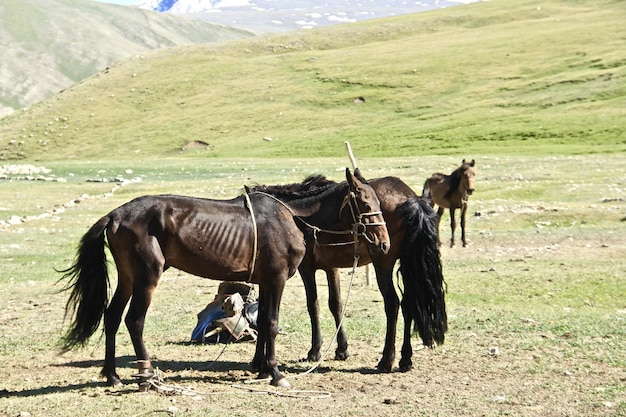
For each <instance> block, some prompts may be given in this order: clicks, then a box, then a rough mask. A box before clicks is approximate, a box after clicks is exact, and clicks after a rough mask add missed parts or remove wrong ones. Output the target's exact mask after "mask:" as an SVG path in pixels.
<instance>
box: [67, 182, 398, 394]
mask: <svg viewBox="0 0 626 417" xmlns="http://www.w3.org/2000/svg"><path fill="white" fill-rule="evenodd" d="M346 179H347V182H343V183H339V184H336V185H335V186H333V187H327V188H324V189H320V190H319V192H317V193H311V194H309V195H307V196H303V197H302V198H301V199H299V201H298V204H300V205H301V206H303V207H306V206H309V207H317V208H318V209H319V211H320V216H318V217H316V219H315V221H314V222H313V224H312V225H311V226H310V227H314V228H329V227H337V228H338V229H341V230H346V229H348V230H351V231H352V233H353V234H354V235H357V236H358V238H356V239H359V240H363V241H365V242H367V246H370V247H371V249H372V250H373V251H374V252H378V251H380V252H383V253H384V252H387V251H388V250H389V246H390V241H389V235H388V232H387V229H386V227H385V223H384V219H383V217H382V215H381V214H380V202H379V200H378V198H377V197H376V194H375V192H374V190H373V189H372V188H371V187H370V186H369V185H367V184H366V183H364V182H362V181H360V180H359V179H358V178H356V177H355V176H354V175H353V174H352V173H351V172H350V171H349V170H346ZM303 230H306V229H302V225H296V219H295V218H294V212H293V211H292V210H291V209H290V208H289V207H287V205H285V204H284V203H282V202H280V201H278V200H277V199H275V198H273V197H270V196H268V195H267V194H261V193H250V194H245V195H243V196H240V197H237V198H234V199H232V200H211V199H202V198H193V197H185V196H174V195H158V196H144V197H139V198H136V199H134V200H132V201H130V202H128V203H126V204H124V205H122V206H120V207H118V208H116V209H114V210H113V211H111V212H110V213H109V214H107V215H106V216H104V217H102V218H101V219H100V220H98V221H97V222H96V223H95V224H94V225H93V226H92V227H91V228H90V229H89V230H88V231H87V233H86V234H85V235H84V236H83V238H82V240H81V243H80V246H79V248H78V253H77V257H76V260H75V262H74V263H73V265H72V266H71V267H70V268H68V269H66V270H64V271H61V272H62V273H64V275H63V277H62V278H61V279H64V278H69V282H68V283H67V285H66V286H65V289H66V290H71V293H70V297H69V299H68V301H67V305H66V315H68V314H71V316H73V319H72V323H71V326H70V328H69V329H68V331H67V333H66V334H65V337H64V345H63V348H64V349H65V350H69V349H72V348H74V347H78V346H82V345H84V344H85V343H86V341H87V339H88V338H89V337H91V335H93V333H94V332H95V331H96V330H97V329H98V327H99V325H100V322H101V321H102V319H103V318H104V334H105V349H106V352H105V360H104V367H103V369H102V375H103V376H104V377H106V379H107V383H108V384H110V385H119V384H121V380H120V377H119V376H118V374H117V372H116V365H115V336H116V333H117V331H118V329H119V326H120V323H121V320H122V314H123V311H124V309H125V307H126V305H127V303H128V302H129V301H130V307H129V309H128V313H127V314H126V317H125V323H126V327H127V328H128V331H129V333H130V337H131V340H132V343H133V347H134V349H135V354H136V357H137V360H142V361H148V360H149V355H148V352H147V350H146V347H145V344H144V340H143V329H144V322H145V317H146V311H147V310H148V306H149V305H150V302H151V300H152V296H153V294H154V291H155V289H156V287H157V284H158V282H159V278H160V277H161V274H162V273H163V272H164V271H165V270H166V269H168V268H169V267H174V268H178V269H181V270H183V271H185V272H188V273H191V274H194V275H198V276H201V277H205V278H211V279H219V280H227V281H242V280H244V281H249V282H252V283H256V284H259V313H258V328H259V336H258V340H257V345H256V353H255V356H254V360H253V366H254V367H255V368H256V369H257V370H258V371H259V378H267V377H271V379H272V384H274V385H288V382H287V381H286V380H285V379H284V377H283V376H282V375H281V373H280V372H279V370H278V366H277V362H276V354H275V344H274V339H275V336H276V334H277V332H278V315H279V307H280V301H281V297H282V293H283V289H284V287H285V283H286V281H287V279H288V278H290V277H291V276H292V275H293V274H294V273H295V271H296V269H297V268H298V266H299V265H300V263H301V261H302V259H303V257H304V255H305V253H306V246H305V238H304V233H303ZM105 237H106V239H105ZM105 240H106V241H108V247H109V249H110V251H111V254H112V255H113V259H114V260H115V264H116V267H117V273H118V284H117V288H116V290H115V293H114V295H113V298H112V299H111V300H110V302H109V298H108V293H107V290H108V286H109V279H108V273H107V260H106V254H105V245H106V242H105ZM148 371H150V372H152V368H151V367H150V368H149V370H148Z"/></svg>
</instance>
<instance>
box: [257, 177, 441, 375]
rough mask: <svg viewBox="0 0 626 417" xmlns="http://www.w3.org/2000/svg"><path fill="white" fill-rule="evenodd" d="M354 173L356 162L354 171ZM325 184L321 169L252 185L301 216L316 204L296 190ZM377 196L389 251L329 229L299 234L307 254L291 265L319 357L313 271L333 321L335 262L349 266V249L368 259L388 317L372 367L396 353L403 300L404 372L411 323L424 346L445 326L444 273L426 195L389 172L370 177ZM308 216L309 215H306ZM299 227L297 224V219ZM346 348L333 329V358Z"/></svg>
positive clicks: (338, 308) (387, 365) (381, 366)
mask: <svg viewBox="0 0 626 417" xmlns="http://www.w3.org/2000/svg"><path fill="white" fill-rule="evenodd" d="M355 174H357V175H358V169H357V170H355ZM329 183H332V182H331V181H329V180H327V179H325V178H324V177H322V176H314V177H309V178H307V179H306V180H305V181H303V182H302V183H300V184H289V185H278V186H257V187H255V188H254V190H255V191H263V192H267V193H270V194H272V195H275V196H276V197H277V198H280V199H281V200H282V201H284V202H285V203H286V204H287V205H289V207H290V208H291V209H292V210H294V211H295V212H296V213H297V214H299V215H300V216H301V217H303V218H304V219H305V220H307V221H308V220H314V219H315V217H314V216H315V215H316V213H315V210H311V209H309V210H308V212H307V211H306V207H303V206H302V205H301V203H300V201H301V196H302V195H306V194H307V193H309V192H312V190H314V189H315V188H316V187H324V186H327V184H329ZM369 185H371V186H372V188H373V189H374V190H375V191H376V194H377V195H378V198H379V200H380V208H381V210H382V213H383V216H384V218H385V221H386V222H387V229H388V231H389V235H390V238H391V243H392V245H391V250H390V251H389V252H388V253H386V254H382V253H373V252H371V251H368V248H364V247H362V246H361V247H358V248H355V245H354V242H352V241H351V240H349V239H345V238H342V237H340V236H337V235H333V234H328V233H320V232H318V233H317V234H315V233H305V236H306V239H307V251H306V255H305V256H304V259H303V261H302V263H301V264H300V266H299V267H298V271H299V272H300V275H301V276H302V279H303V281H304V286H305V290H306V295H307V307H308V310H309V315H310V317H311V327H312V336H311V349H310V350H309V352H308V357H307V358H308V360H311V361H318V360H319V359H320V357H321V355H320V349H321V346H322V336H321V329H320V322H319V304H318V300H317V288H316V285H315V271H316V270H317V269H322V270H324V271H325V272H326V276H327V279H328V291H329V296H328V303H329V308H330V310H331V312H332V313H333V316H334V318H335V323H336V325H337V326H340V321H341V317H342V300H341V293H340V292H341V290H340V279H339V271H338V268H345V267H350V266H353V263H354V259H355V249H357V251H356V255H357V256H358V265H366V264H369V263H370V262H371V263H372V264H373V266H374V269H375V271H376V279H377V282H378V288H379V290H380V292H381V294H382V296H383V299H384V308H385V313H386V316H387V331H386V336H385V346H384V350H383V356H382V358H381V360H380V361H379V363H378V365H377V368H378V370H379V371H380V372H391V370H392V366H393V362H394V360H395V339H396V323H397V319H398V310H399V307H400V305H401V306H402V312H403V316H404V342H403V345H402V351H401V352H402V357H401V360H400V370H401V371H408V370H410V369H411V368H412V366H413V363H412V360H411V356H412V354H413V351H412V348H411V340H410V339H411V334H412V331H413V330H412V324H413V323H414V325H415V329H416V330H417V331H418V332H419V335H420V337H421V339H422V341H423V343H424V345H426V346H432V345H433V344H434V343H435V342H436V343H438V344H442V343H443V342H444V333H445V332H446V331H447V328H448V326H447V316H446V308H445V299H444V289H443V274H442V270H441V262H440V256H439V248H438V246H437V231H436V224H437V216H436V214H435V212H434V211H433V209H432V207H431V206H430V205H429V203H428V201H427V200H425V199H422V198H420V197H418V196H417V195H416V194H415V192H413V190H412V189H411V188H410V187H409V186H408V185H406V184H405V183H404V182H402V181H401V180H400V179H399V178H396V177H386V178H379V179H374V180H371V181H369ZM309 216H310V217H309ZM301 227H303V225H301ZM398 259H399V260H400V269H399V272H400V275H402V280H403V287H404V288H403V290H404V292H403V295H402V302H401V303H400V300H399V299H398V294H397V293H396V290H395V288H394V283H393V269H394V265H395V264H396V260H398ZM348 356H349V354H348V341H347V335H346V332H345V330H344V329H343V327H342V326H341V327H339V329H338V334H337V349H336V350H335V358H336V359H339V360H343V359H346V358H347V357H348Z"/></svg>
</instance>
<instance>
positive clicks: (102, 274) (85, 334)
mask: <svg viewBox="0 0 626 417" xmlns="http://www.w3.org/2000/svg"><path fill="white" fill-rule="evenodd" d="M110 221H111V219H110V218H109V217H108V216H105V217H102V218H101V219H100V220H98V221H97V222H96V223H95V224H94V225H93V226H91V228H90V229H89V230H88V231H87V233H85V235H84V236H83V238H82V239H81V242H80V245H79V246H78V251H77V254H76V259H75V261H74V264H73V265H72V266H70V267H69V268H68V269H65V270H61V271H59V272H61V273H63V276H62V277H61V279H60V280H59V281H61V280H64V279H69V282H68V283H67V284H66V285H65V287H64V288H63V289H62V291H67V290H70V291H71V293H70V297H69V299H68V300H67V303H66V305H65V318H67V317H68V315H69V316H72V317H73V318H72V322H71V324H70V328H69V329H68V330H67V333H66V334H65V335H64V336H63V339H62V342H63V345H62V350H63V351H69V350H72V349H74V348H76V347H79V346H84V345H85V343H86V342H87V339H89V337H91V335H93V334H94V333H95V332H96V330H97V329H98V327H99V326H100V322H101V321H102V317H103V315H104V311H105V310H106V307H107V305H108V304H109V275H108V270H107V259H106V253H105V251H104V249H105V246H106V243H105V239H104V236H105V231H106V229H107V226H108V225H109V222H110Z"/></svg>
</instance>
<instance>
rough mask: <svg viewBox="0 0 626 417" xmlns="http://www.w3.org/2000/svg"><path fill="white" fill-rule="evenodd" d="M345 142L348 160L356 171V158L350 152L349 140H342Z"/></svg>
mask: <svg viewBox="0 0 626 417" xmlns="http://www.w3.org/2000/svg"><path fill="white" fill-rule="evenodd" d="M344 143H345V144H346V149H347V150H348V156H349V157H350V162H351V163H352V169H353V170H355V171H356V169H357V166H356V159H354V154H353V153H352V148H351V147H350V142H347V141H346V142H344Z"/></svg>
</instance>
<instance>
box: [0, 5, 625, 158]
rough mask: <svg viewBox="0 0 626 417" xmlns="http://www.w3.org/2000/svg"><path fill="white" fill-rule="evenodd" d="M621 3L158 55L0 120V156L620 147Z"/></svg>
mask: <svg viewBox="0 0 626 417" xmlns="http://www.w3.org/2000/svg"><path fill="white" fill-rule="evenodd" d="M621 6H622V4H621V3H620V2H616V1H609V0H596V1H593V2H574V1H565V0H562V1H558V0H553V1H550V2H539V1H534V0H515V1H506V2H505V1H489V2H480V3H476V4H471V5H466V6H461V7H454V8H450V9H445V10H438V11H432V12H426V13H419V14H414V15H407V16H399V17H395V18H390V19H384V20H375V21H366V22H361V23H358V24H351V25H340V26H333V27H328V28H320V29H316V30H312V31H306V32H294V33H289V34H281V35H272V36H263V37H257V38H253V39H247V40H239V41H233V42H225V43H222V44H219V45H205V46H197V47H183V48H173V49H166V50H159V51H157V52H155V53H151V54H146V55H145V56H141V57H136V58H134V59H130V60H127V61H123V62H120V63H118V64H116V65H114V66H112V67H111V68H110V69H108V70H107V71H106V72H103V73H100V74H98V75H97V76H94V77H92V78H90V79H87V80H85V81H83V82H82V83H79V84H77V85H75V86H74V87H72V88H70V89H67V90H66V91H64V92H62V93H60V94H58V95H56V96H54V97H53V98H51V99H49V100H46V101H45V102H42V103H41V104H39V105H36V106H33V107H32V108H30V109H27V110H25V111H21V112H18V113H17V114H14V115H12V116H9V117H6V118H4V119H2V121H1V122H0V158H3V159H28V160H62V159H77V158H78V159H84V158H95V159H106V160H116V159H120V158H121V159H137V158H138V159H150V158H154V157H160V158H162V157H177V158H179V157H186V156H191V157H202V158H212V157H271V158H275V157H297V156H300V155H303V154H304V155H309V156H313V157H330V156H336V155H338V154H343V141H345V140H349V141H350V142H351V143H352V145H353V146H354V147H356V148H358V150H359V155H360V156H378V157H383V156H405V155H423V154H438V155H457V154H484V153H494V152H495V153H498V154H503V155H506V154H509V155H529V154H541V155H562V154H573V155H575V154H588V153H611V152H621V151H624V149H626V142H625V139H624V124H623V123H621V122H620V121H621V120H623V119H624V116H625V114H624V112H625V111H626V110H624V106H623V105H622V103H623V100H624V96H625V93H626V81H625V80H626V77H625V75H626V60H624V58H623V56H622V54H621V50H622V49H623V48H622V46H623V45H622V40H623V38H624V36H626V29H625V28H624V25H623V21H624V19H625V18H626V11H625V9H624V8H623V7H621ZM607 34H610V36H608V35H607ZM357 96H362V97H364V98H365V100H366V101H365V103H363V104H361V105H355V104H354V103H353V99H354V97H357ZM263 138H271V139H272V141H265V140H263ZM194 140H201V141H204V142H206V143H208V144H209V146H208V148H207V149H204V150H193V151H186V152H183V151H181V148H182V147H183V146H184V145H186V144H187V143H189V142H191V141H194Z"/></svg>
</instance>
